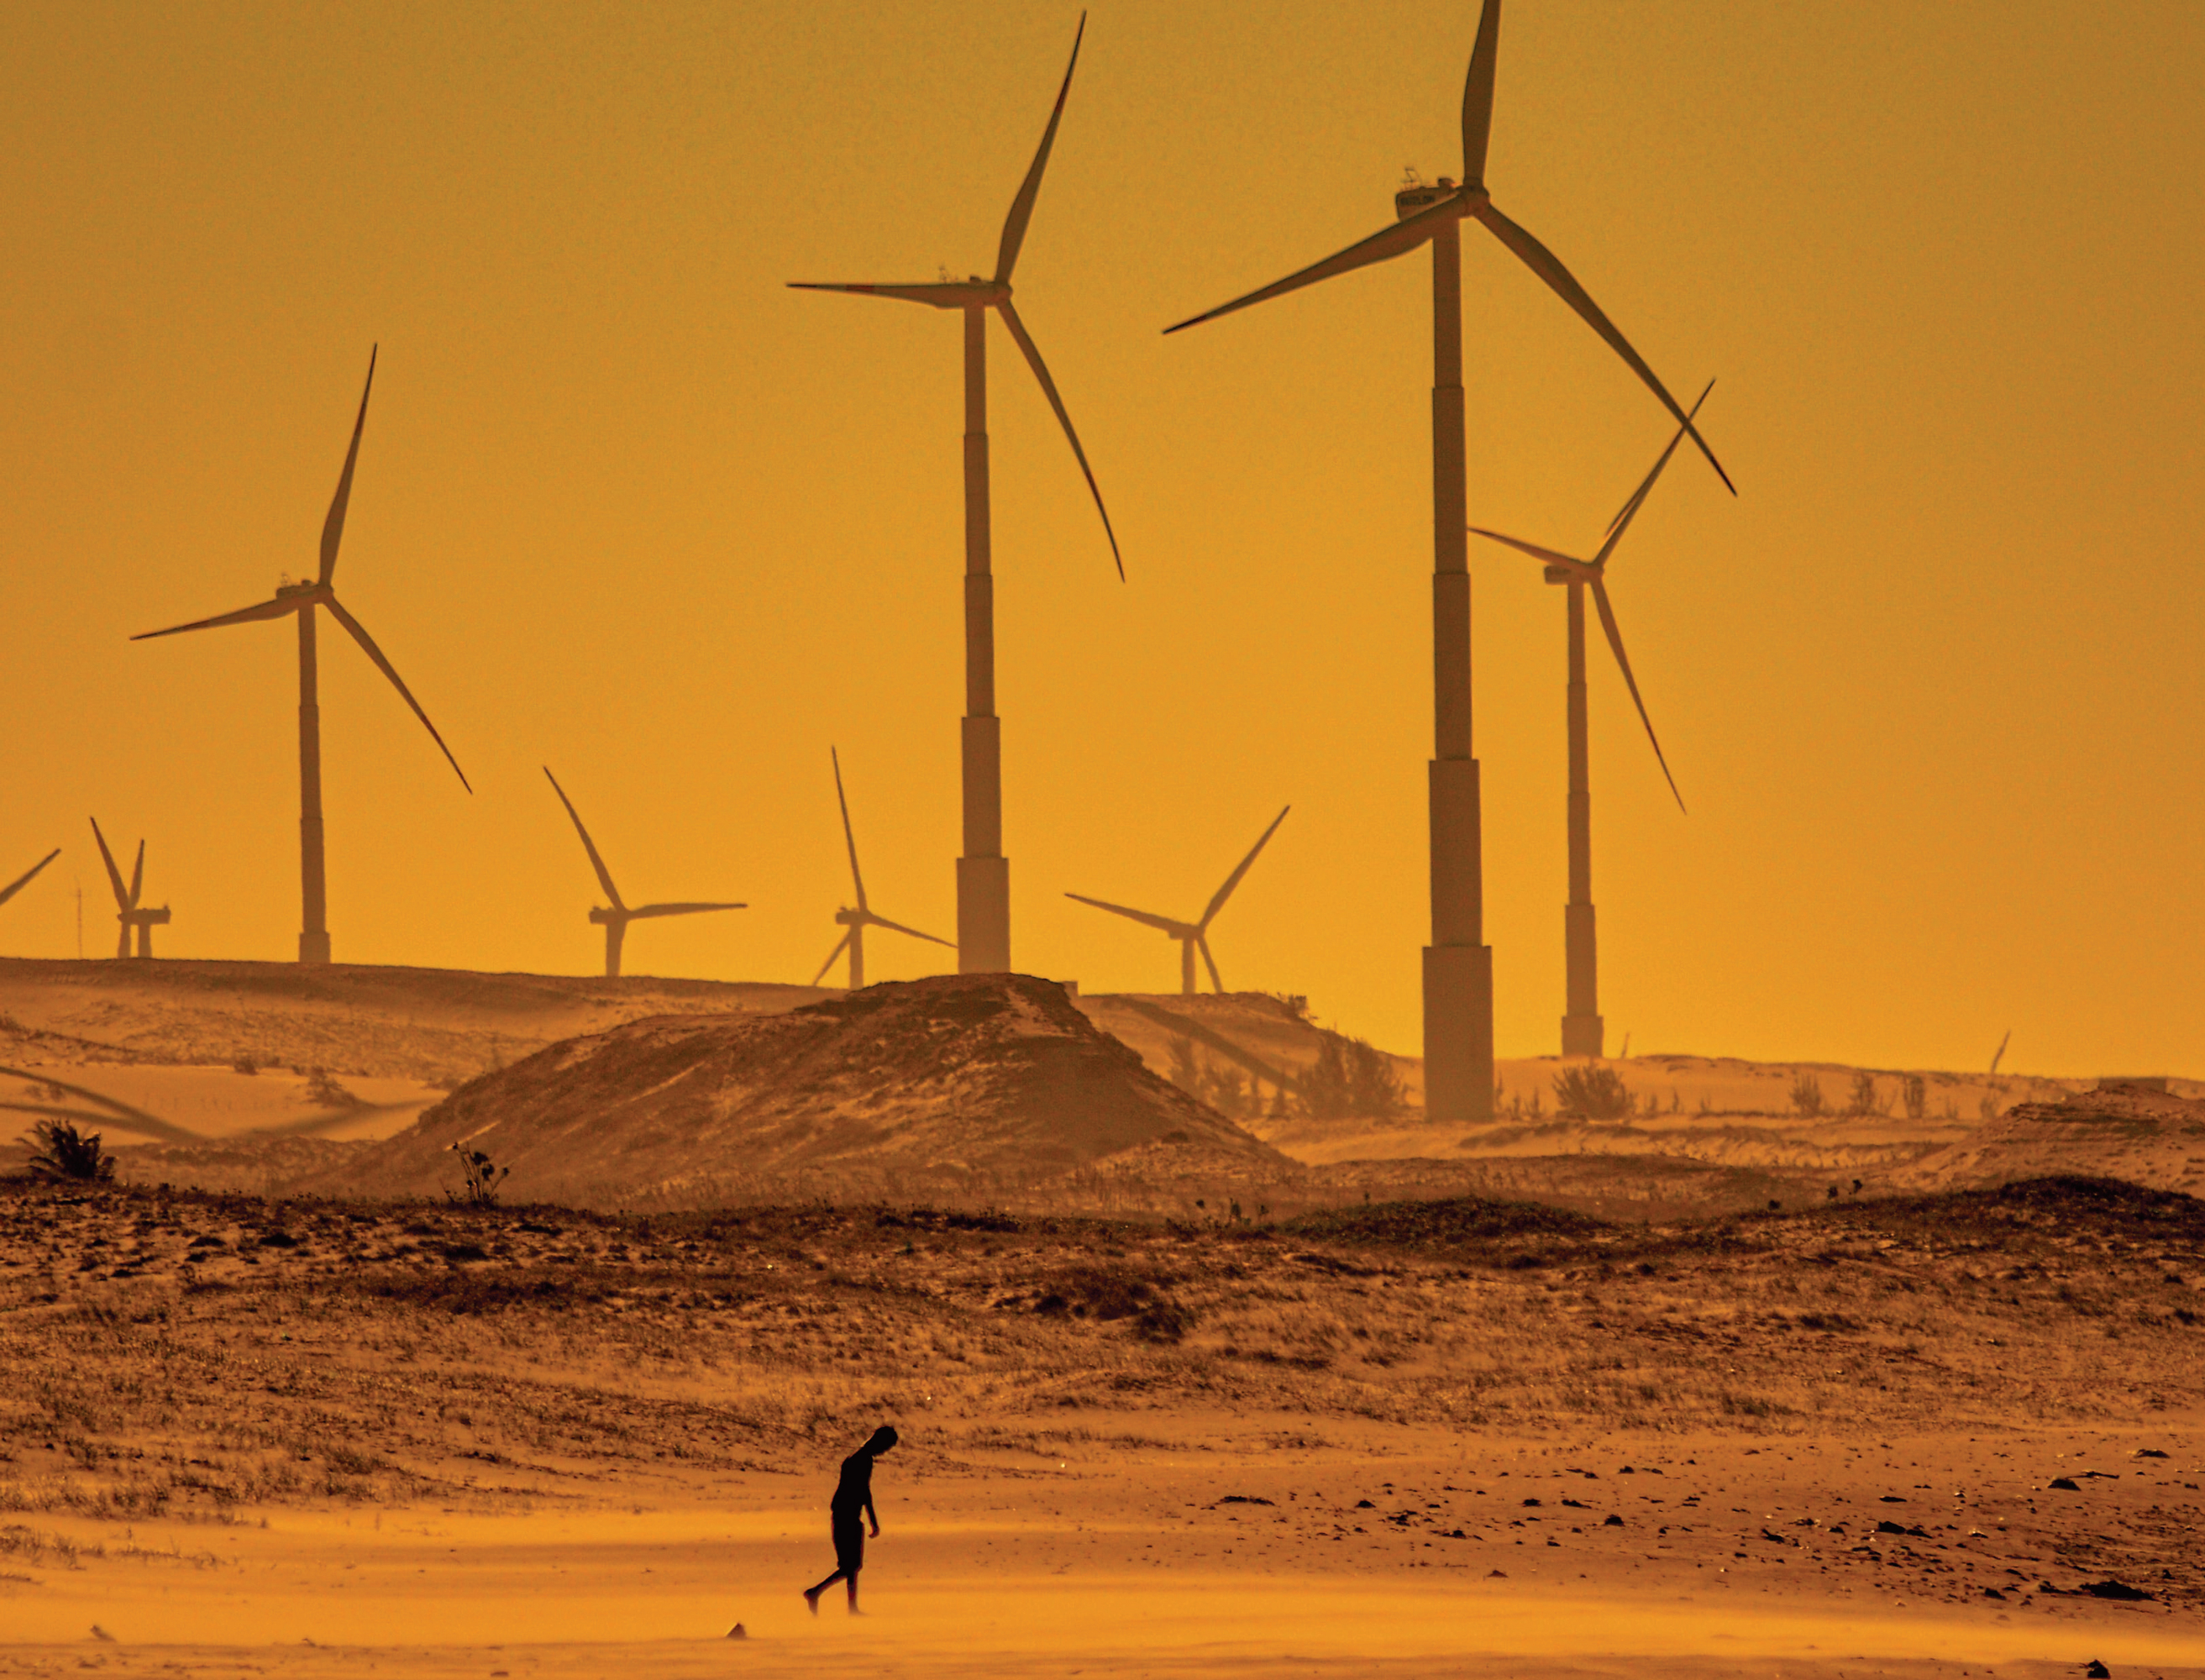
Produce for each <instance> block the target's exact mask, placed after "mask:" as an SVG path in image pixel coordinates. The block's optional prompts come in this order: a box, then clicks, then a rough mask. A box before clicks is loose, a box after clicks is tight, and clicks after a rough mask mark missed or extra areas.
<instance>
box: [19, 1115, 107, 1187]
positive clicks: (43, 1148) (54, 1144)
mask: <svg viewBox="0 0 2205 1680" xmlns="http://www.w3.org/2000/svg"><path fill="white" fill-rule="evenodd" d="M100 1138H101V1134H100V1133H98V1132H97V1131H94V1132H88V1133H87V1132H81V1131H78V1130H77V1129H76V1124H75V1122H74V1121H73V1120H57V1119H43V1120H40V1121H39V1123H38V1124H37V1125H33V1127H32V1128H31V1143H32V1155H31V1160H30V1168H31V1171H32V1172H35V1173H37V1174H38V1175H39V1176H40V1177H41V1178H66V1179H71V1180H74V1182H76V1183H79V1184H106V1183H108V1182H109V1181H110V1180H111V1179H112V1178H114V1177H115V1157H114V1156H113V1155H109V1154H108V1153H107V1150H106V1149H105V1147H104V1145H103V1144H102V1143H101V1142H100Z"/></svg>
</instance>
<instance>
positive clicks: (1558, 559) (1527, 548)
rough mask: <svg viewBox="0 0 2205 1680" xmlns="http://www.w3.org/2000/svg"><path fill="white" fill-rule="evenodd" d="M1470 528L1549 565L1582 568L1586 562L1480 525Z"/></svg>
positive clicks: (1490, 539)
mask: <svg viewBox="0 0 2205 1680" xmlns="http://www.w3.org/2000/svg"><path fill="white" fill-rule="evenodd" d="M1470 529H1471V535H1472V536H1475V537H1485V538H1486V539H1488V540H1489V541H1490V542H1495V543H1505V544H1506V545H1507V547H1509V548H1512V549H1515V550H1517V551H1518V552H1519V554H1527V555H1530V556H1531V558H1532V559H1534V560H1543V561H1546V562H1547V564H1548V565H1549V566H1573V567H1579V568H1581V569H1582V568H1583V567H1584V566H1585V565H1586V563H1587V562H1585V561H1582V560H1572V559H1571V558H1570V556H1569V555H1566V554H1563V553H1561V552H1560V550H1559V549H1542V548H1541V547H1540V546H1539V545H1538V544H1537V543H1526V542H1524V540H1523V538H1521V537H1504V536H1502V535H1501V533H1500V532H1499V531H1488V530H1487V529H1486V528H1485V527H1484V526H1483V525H1472V526H1471V528H1470Z"/></svg>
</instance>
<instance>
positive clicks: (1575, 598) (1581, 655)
mask: <svg viewBox="0 0 2205 1680" xmlns="http://www.w3.org/2000/svg"><path fill="white" fill-rule="evenodd" d="M1713 389H1715V382H1714V381H1713V380H1712V379H1711V380H1709V382H1708V390H1707V391H1702V392H1701V393H1700V401H1699V402H1696V403H1694V404H1693V405H1692V411H1691V412H1692V414H1693V416H1695V417H1697V415H1698V413H1699V412H1700V403H1702V402H1705V401H1707V400H1708V391H1711V390H1713ZM1684 441H1685V433H1684V430H1683V428H1681V427H1679V430H1678V432H1677V435H1676V436H1674V437H1673V438H1671V439H1670V440H1669V447H1668V448H1666V449H1664V450H1662V451H1661V459H1660V460H1657V461H1655V463H1654V470H1653V471H1652V472H1649V473H1648V474H1647V475H1646V478H1645V481H1644V482H1643V484H1640V485H1639V486H1638V488H1637V490H1634V491H1632V492H1631V500H1630V501H1628V502H1625V503H1624V504H1623V511H1622V512H1621V513H1618V514H1617V515H1616V516H1615V518H1614V519H1613V520H1611V521H1610V522H1609V524H1608V536H1607V538H1606V540H1604V541H1603V542H1602V543H1601V545H1600V552H1599V553H1598V554H1596V555H1594V556H1593V557H1592V558H1591V559H1590V560H1573V559H1572V558H1571V557H1570V556H1569V555H1565V554H1557V553H1556V552H1555V551H1554V549H1542V548H1541V547H1540V546H1539V545H1538V544H1537V543H1525V542H1522V541H1520V540H1519V539H1518V538H1516V537H1504V536H1502V535H1501V533H1500V532H1499V531H1488V530H1486V529H1485V528H1484V527H1483V525H1472V526H1471V530H1472V531H1476V532H1477V534H1478V535H1479V536H1480V537H1489V538H1490V539H1492V540H1493V541H1494V542H1495V543H1507V545H1508V546H1509V547H1510V548H1512V549H1517V550H1519V552H1521V553H1524V554H1527V555H1530V556H1531V557H1532V559H1534V560H1540V561H1545V562H1546V566H1547V570H1546V579H1547V581H1548V583H1550V584H1563V585H1567V586H1568V589H1569V591H1570V594H1569V625H1570V638H1569V660H1570V667H1569V668H1570V685H1569V720H1570V810H1569V825H1570V902H1569V905H1568V907H1567V908H1566V909H1565V910H1564V911H1563V912H1562V948H1563V952H1564V955H1565V960H1566V970H1567V979H1566V984H1565V988H1564V995H1565V997H1566V1000H1567V1005H1568V1009H1567V1012H1566V1013H1565V1014H1564V1015H1563V1017H1562V1054H1564V1055H1566V1056H1598V1055H1602V1054H1606V1052H1605V1050H1604V1048H1603V1045H1604V1042H1605V1038H1606V1034H1605V1030H1604V1029H1603V1027H1602V1024H1601V1018H1600V957H1599V951H1600V944H1599V941H1598V939H1597V937H1596V934H1595V931H1594V925H1593V923H1594V917H1593V905H1592V769H1591V744H1590V739H1588V733H1587V730H1586V727H1585V616H1584V597H1585V591H1586V590H1587V589H1590V590H1591V591H1592V600H1593V605H1594V606H1595V607H1596V608H1598V609H1599V612H1600V627H1601V628H1602V630H1603V631H1605V632H1607V635H1608V647H1609V649H1610V650H1612V651H1613V652H1614V655H1615V663H1616V667H1617V668H1618V669H1620V671H1621V672H1622V673H1623V682H1624V686H1626V688H1628V689H1629V690H1630V691H1631V704H1632V705H1634V706H1636V707H1637V708H1638V721H1640V722H1641V723H1643V724H1644V725H1645V726H1646V739H1648V740H1649V741H1651V742H1652V743H1653V744H1654V757H1655V762H1656V763H1659V764H1660V765H1661V775H1662V776H1663V777H1664V779H1666V780H1667V782H1668V784H1669V792H1670V793H1672V794H1673V795H1674V797H1675V798H1676V801H1677V809H1678V810H1684V808H1685V796H1684V795H1683V794H1682V793H1678V792H1677V778H1676V777H1675V776H1673V775H1670V774H1669V761H1668V759H1667V757H1666V756H1664V754H1663V753H1662V751H1661V738H1660V737H1659V736H1657V735H1656V734H1655V733H1654V720H1653V719H1652V718H1650V717H1649V716H1648V715H1646V702H1645V701H1643V699H1641V698H1639V695H1638V679H1637V678H1636V677H1634V676H1633V675H1631V656H1630V655H1628V654H1626V652H1624V650H1623V632H1622V631H1621V630H1620V629H1619V628H1617V626H1616V622H1615V609H1614V608H1613V607H1611V606H1610V605H1609V604H1608V581H1607V579H1608V558H1609V556H1610V555H1614V552H1615V547H1616V544H1617V543H1620V542H1621V541H1622V540H1623V533H1624V532H1625V531H1628V530H1630V529H1631V520H1632V519H1634V518H1635V517H1637V513H1638V510H1639V508H1642V507H1643V506H1644V505H1645V502H1646V497H1647V495H1648V493H1649V491H1651V490H1653V488H1654V481H1655V479H1656V478H1660V477H1661V469H1662V468H1663V467H1665V466H1667V465H1668V464H1669V457H1670V456H1671V455H1673V454H1676V452H1677V446H1678V445H1679V443H1681V442H1684Z"/></svg>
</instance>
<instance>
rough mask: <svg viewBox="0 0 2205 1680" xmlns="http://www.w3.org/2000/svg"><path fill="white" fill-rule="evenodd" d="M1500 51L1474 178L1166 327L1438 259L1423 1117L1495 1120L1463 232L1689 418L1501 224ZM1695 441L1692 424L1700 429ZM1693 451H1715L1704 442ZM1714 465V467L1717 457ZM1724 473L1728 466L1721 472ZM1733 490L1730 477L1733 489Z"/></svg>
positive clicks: (1484, 45) (1479, 68)
mask: <svg viewBox="0 0 2205 1680" xmlns="http://www.w3.org/2000/svg"><path fill="white" fill-rule="evenodd" d="M1500 50H1501V0H1485V9H1484V10H1483V13H1482V14H1481V15H1480V17H1479V19H1478V25H1477V41H1476V44H1475V45H1473V46H1472V47H1471V56H1470V74H1469V75H1468V77H1467V78H1466V79H1465V81H1464V84H1463V93H1462V151H1463V179H1462V181H1461V182H1460V183H1459V184H1458V183H1456V182H1455V181H1449V180H1447V179H1445V178H1444V177H1442V178H1441V181H1439V182H1438V184H1437V185H1435V186H1432V187H1412V188H1410V189H1408V190H1407V191H1406V192H1403V193H1399V194H1397V195H1396V197H1395V199H1394V211H1395V215H1396V217H1397V221H1396V223H1395V225H1394V226H1393V227H1390V228H1386V229H1381V230H1380V231H1379V232H1377V233H1376V234H1371V235H1370V237H1369V238H1368V239H1364V240H1358V241H1357V242H1356V243H1355V244H1353V245H1351V246H1348V247H1347V248H1346V250H1344V251H1339V252H1334V254H1333V255H1331V256H1329V257H1327V258H1325V259H1324V260H1323V261H1322V262H1318V263H1312V264H1310V266H1309V267H1307V268H1305V269H1302V270H1299V271H1298V272H1296V273H1293V274H1290V275H1288V276H1287V277H1286V278H1285V279H1283V280H1278V281H1274V282H1272V283H1271V284H1270V285H1269V286H1265V287H1263V288H1259V289H1257V290H1256V291H1253V292H1250V293H1248V294H1246V295H1245V296H1244V297H1239V298H1235V299H1233V301H1232V302H1230V303H1227V304H1221V305H1220V306H1218V307H1217V308H1215V309H1212V310H1209V311H1207V312H1204V313H1203V314H1200V315H1197V316H1194V317H1192V318H1190V319H1187V320H1185V321H1181V322H1180V323H1179V324H1177V325H1175V326H1172V327H1168V328H1166V329H1165V330H1166V331H1167V332H1180V331H1182V330H1184V329H1186V328H1188V327H1192V326H1195V325H1197V324H1200V323H1202V322H1204V321H1211V320H1215V319H1216V318H1218V317H1219V316H1221V315H1229V314H1231V313H1233V311H1235V310H1239V309H1245V308H1247V307H1248V306H1250V305H1251V304H1257V303H1262V302H1263V301H1264V300H1266V299H1269V298H1275V297H1279V296H1281V295H1282V294H1285V293H1287V292H1293V291H1298V290H1299V289H1300V288H1303V287H1305V286H1313V285H1315V284H1316V283H1317V282H1319V281H1322V280H1329V279H1331V278H1333V277H1334V276H1335V275H1342V274H1346V273H1349V272H1351V271H1352V270H1356V269H1359V268H1367V267H1368V266H1370V264H1373V263H1382V262H1386V261H1388V260H1390V259H1391V258H1395V257H1400V256H1406V254H1407V253H1408V252H1412V251H1413V250H1415V249H1416V248H1417V246H1420V245H1423V244H1427V243H1429V245H1430V246H1431V247H1432V551H1433V566H1432V725H1433V728H1432V733H1433V745H1432V757H1431V762H1430V765H1429V775H1428V786H1429V802H1430V803H1429V813H1430V847H1431V853H1430V855H1431V929H1432V931H1431V943H1430V944H1429V945H1428V946H1426V947H1424V952H1423V993H1424V1113H1425V1116H1426V1118H1427V1119H1430V1120H1435V1121H1447V1122H1475V1121H1480V1120H1487V1119H1491V1118H1492V1116H1493V953H1492V952H1491V951H1490V950H1489V948H1488V947H1487V946H1486V943H1485V905H1484V886H1483V876H1482V864H1481V849H1480V836H1479V829H1480V811H1479V803H1478V779H1477V759H1476V758H1474V757H1471V714H1470V566H1469V559H1468V554H1467V549H1468V543H1467V540H1466V537H1465V524H1466V520H1465V490H1464V482H1465V476H1466V474H1465V458H1464V439H1463V396H1462V224H1463V223H1464V222H1465V220H1471V221H1477V222H1480V223H1483V224H1484V225H1485V228H1486V230H1487V231H1488V232H1489V233H1490V234H1492V235H1493V236H1494V237H1495V239H1497V240H1500V241H1501V244H1502V245H1504V246H1507V248H1508V250H1509V251H1510V252H1512V253H1513V254H1514V255H1515V256H1516V257H1517V258H1519V260H1520V261H1522V263H1523V264H1524V266H1525V267H1527V268H1529V269H1530V270H1531V271H1532V272H1533V273H1534V274H1536V275H1537V276H1539V278H1540V279H1541V280H1542V282H1545V283H1546V285H1547V287H1548V288H1549V289H1550V290H1552V291H1553V292H1554V294H1556V295H1557V296H1559V297H1560V299H1561V300H1562V301H1563V302H1565V303H1566V304H1567V305H1568V306H1570V307H1571V308H1572V310H1574V311H1575V312H1577V314H1578V317H1579V318H1581V319H1582V320H1583V321H1584V323H1585V324H1586V325H1587V326H1589V327H1590V328H1591V329H1593V330H1594V331H1595V332H1596V333H1597V334H1598V335H1600V336H1601V338H1602V341H1605V342H1606V343H1607V345H1608V347H1609V348H1610V349H1612V350H1614V352H1615V353H1616V354H1617V355H1618V356H1620V357H1621V358H1622V359H1623V360H1624V362H1625V364H1626V365H1627V366H1629V367H1630V369H1631V371H1632V372H1634V373H1636V374H1637V376H1638V377H1639V378H1640V379H1641V380H1642V381H1643V382H1644V383H1645V384H1646V386H1647V388H1648V389H1649V390H1651V391H1652V392H1653V393H1654V395H1655V396H1656V397H1658V398H1659V399H1660V400H1661V404H1662V406H1663V407H1666V408H1667V409H1668V411H1669V412H1670V413H1672V414H1673V415H1675V416H1676V417H1677V418H1678V419H1679V420H1683V419H1685V411H1684V410H1683V409H1682V408H1680V407H1678V406H1677V402H1676V399H1674V398H1673V397H1672V396H1671V395H1669V393H1668V391H1667V389H1665V388H1664V387H1663V386H1662V383H1661V381H1660V380H1659V379H1657V378H1656V377H1655V375H1654V371H1653V369H1651V368H1649V366H1647V365H1646V363H1645V362H1644V360H1643V359H1641V358H1640V356H1639V354H1638V353H1637V351H1636V350H1634V349H1632V348H1631V346H1630V344H1629V342H1628V341H1626V340H1625V338H1624V336H1623V335H1622V334H1621V333H1620V332H1619V331H1618V330H1617V329H1616V328H1615V325H1614V323H1613V322H1611V321H1610V320H1609V319H1608V317H1607V316H1606V315H1605V314H1603V313H1602V312H1601V309H1600V306H1599V305H1597V304H1596V303H1595V302H1594V301H1593V300H1592V298H1591V295H1590V294H1589V293H1587V292H1586V291H1585V289H1584V287H1582V286H1580V285H1579V284H1578V282H1577V280H1576V277H1575V276H1572V274H1571V273H1570V271H1569V270H1567V269H1566V268H1565V267H1563V266H1562V264H1561V260H1560V258H1557V257H1556V256H1555V255H1554V252H1551V251H1549V250H1548V249H1547V247H1546V246H1543V245H1542V244H1541V243H1540V242H1539V241H1538V240H1537V239H1536V238H1534V237H1533V236H1532V234H1530V232H1529V231H1528V230H1527V229H1524V228H1523V227H1521V226H1519V224H1518V223H1515V222H1513V221H1512V220H1511V219H1510V218H1509V217H1507V216H1505V215H1503V214H1502V213H1501V208H1500V206H1499V205H1496V204H1495V203H1494V202H1493V195H1492V193H1490V192H1489V190H1488V189H1487V187H1486V184H1485V157H1486V149H1487V141H1488V140H1489V137H1490V134H1491V130H1492V126H1493V91H1494V80H1495V69H1496V67H1497V65H1498V62H1499V56H1500ZM1687 430H1690V428H1689V423H1687ZM1691 438H1692V441H1693V442H1695V443H1697V444H1698V445H1699V447H1700V448H1701V449H1702V450H1703V451H1707V447H1708V446H1707V443H1706V441H1705V440H1704V439H1703V438H1702V437H1701V436H1700V435H1699V434H1698V433H1697V431H1693V432H1691ZM1708 460H1709V461H1710V462H1713V461H1714V460H1715V456H1714V454H1713V453H1712V452H1708ZM1715 471H1716V472H1721V471H1722V468H1721V466H1720V465H1718V466H1716V467H1715ZM1724 482H1725V483H1726V484H1727V483H1728V482H1729V480H1728V479H1727V478H1726V479H1725V480H1724Z"/></svg>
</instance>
